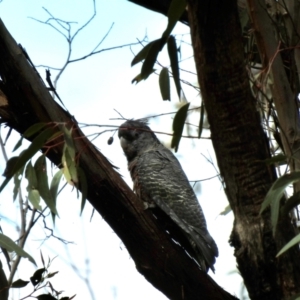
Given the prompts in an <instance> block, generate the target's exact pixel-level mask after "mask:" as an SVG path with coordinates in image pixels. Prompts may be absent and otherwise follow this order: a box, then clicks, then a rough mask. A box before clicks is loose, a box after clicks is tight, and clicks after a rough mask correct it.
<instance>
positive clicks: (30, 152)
mask: <svg viewBox="0 0 300 300" xmlns="http://www.w3.org/2000/svg"><path fill="white" fill-rule="evenodd" d="M53 133H54V129H53V128H46V129H45V130H43V131H42V132H41V133H40V134H38V135H37V136H36V137H35V138H34V139H33V141H32V143H31V144H30V146H29V147H28V148H27V149H26V150H24V151H23V152H22V153H21V154H20V155H19V156H18V157H17V159H16V158H14V160H13V164H11V165H10V167H9V169H8V170H7V169H6V172H5V177H6V178H5V180H4V182H3V183H2V185H1V186H0V192H1V191H2V190H3V189H4V187H5V186H6V185H7V183H8V182H9V181H10V179H11V178H12V177H13V176H14V175H15V174H16V173H17V172H18V171H19V170H20V169H21V168H22V167H23V166H24V165H25V164H26V163H27V162H28V161H29V160H30V159H31V158H32V157H33V156H34V155H35V154H36V153H37V152H38V151H39V150H40V149H41V148H42V147H43V146H44V145H45V144H46V142H47V140H48V139H49V138H50V137H51V136H52V135H53Z"/></svg>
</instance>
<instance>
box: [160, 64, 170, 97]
mask: <svg viewBox="0 0 300 300" xmlns="http://www.w3.org/2000/svg"><path fill="white" fill-rule="evenodd" d="M159 87H160V93H161V96H162V98H163V100H171V96H170V78H169V71H168V68H162V69H161V71H160V74H159Z"/></svg>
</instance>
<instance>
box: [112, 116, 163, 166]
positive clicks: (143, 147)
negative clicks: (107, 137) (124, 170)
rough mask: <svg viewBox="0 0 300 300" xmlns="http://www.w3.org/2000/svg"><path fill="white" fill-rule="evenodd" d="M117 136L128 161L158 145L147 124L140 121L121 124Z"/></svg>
mask: <svg viewBox="0 0 300 300" xmlns="http://www.w3.org/2000/svg"><path fill="white" fill-rule="evenodd" d="M118 136H119V138H120V143H121V147H122V148H123V151H124V153H125V155H126V157H127V160H128V161H131V160H132V159H134V158H135V157H136V156H137V155H140V154H142V153H143V152H144V151H147V150H148V149H150V148H151V147H153V146H156V145H157V144H159V143H160V142H159V140H158V139H157V137H156V135H155V134H154V133H153V131H152V130H151V129H150V127H149V126H147V123H146V122H145V121H141V120H129V121H126V122H125V123H123V124H122V125H121V126H120V127H119V132H118Z"/></svg>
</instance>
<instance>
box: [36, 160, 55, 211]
mask: <svg viewBox="0 0 300 300" xmlns="http://www.w3.org/2000/svg"><path fill="white" fill-rule="evenodd" d="M34 170H35V173H36V176H37V189H38V191H39V193H40V195H41V197H42V198H43V199H44V201H45V203H46V205H47V206H48V207H49V208H50V210H51V212H52V213H53V214H57V210H56V206H55V201H54V199H53V197H52V194H51V193H50V189H49V184H48V174H47V164H46V158H45V155H41V156H40V157H39V158H38V159H37V160H36V162H35V164H34Z"/></svg>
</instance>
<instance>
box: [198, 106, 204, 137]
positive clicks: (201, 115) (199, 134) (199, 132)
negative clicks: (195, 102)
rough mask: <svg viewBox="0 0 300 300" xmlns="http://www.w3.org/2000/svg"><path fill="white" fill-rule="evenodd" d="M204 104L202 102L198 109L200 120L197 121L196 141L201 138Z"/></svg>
mask: <svg viewBox="0 0 300 300" xmlns="http://www.w3.org/2000/svg"><path fill="white" fill-rule="evenodd" d="M204 111H205V109H204V103H203V102H202V105H201V109H200V120H199V131H198V139H200V138H201V134H202V130H203V123H204Z"/></svg>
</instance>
